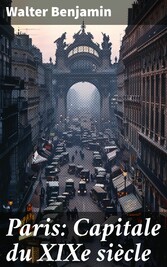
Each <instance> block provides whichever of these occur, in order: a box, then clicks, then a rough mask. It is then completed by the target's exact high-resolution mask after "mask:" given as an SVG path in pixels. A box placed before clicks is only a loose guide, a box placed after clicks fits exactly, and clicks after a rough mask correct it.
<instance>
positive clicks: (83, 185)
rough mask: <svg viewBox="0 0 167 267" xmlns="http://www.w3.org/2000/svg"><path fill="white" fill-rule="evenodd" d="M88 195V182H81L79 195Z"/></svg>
mask: <svg viewBox="0 0 167 267" xmlns="http://www.w3.org/2000/svg"><path fill="white" fill-rule="evenodd" d="M86 194H87V189H86V182H85V181H83V180H81V181H80V182H79V187H78V195H82V196H83V195H86Z"/></svg>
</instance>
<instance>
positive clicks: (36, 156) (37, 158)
mask: <svg viewBox="0 0 167 267" xmlns="http://www.w3.org/2000/svg"><path fill="white" fill-rule="evenodd" d="M45 161H47V159H46V158H44V157H42V156H41V155H39V154H38V152H37V151H35V153H34V156H33V159H32V164H38V163H42V162H45Z"/></svg>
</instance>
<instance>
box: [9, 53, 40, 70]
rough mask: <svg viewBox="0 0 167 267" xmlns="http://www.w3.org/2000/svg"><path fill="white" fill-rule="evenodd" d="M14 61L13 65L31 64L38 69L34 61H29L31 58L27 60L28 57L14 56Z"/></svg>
mask: <svg viewBox="0 0 167 267" xmlns="http://www.w3.org/2000/svg"><path fill="white" fill-rule="evenodd" d="M12 61H13V64H14V63H15V62H17V63H21V64H23V65H24V64H29V65H31V66H33V67H36V62H34V61H33V60H31V59H29V58H26V57H22V56H13V57H12Z"/></svg>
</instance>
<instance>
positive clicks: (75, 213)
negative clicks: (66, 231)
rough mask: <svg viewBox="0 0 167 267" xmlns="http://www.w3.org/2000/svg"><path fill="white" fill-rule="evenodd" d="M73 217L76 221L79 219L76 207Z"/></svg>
mask: <svg viewBox="0 0 167 267" xmlns="http://www.w3.org/2000/svg"><path fill="white" fill-rule="evenodd" d="M74 217H75V219H78V218H79V215H78V210H77V208H76V207H75V208H74Z"/></svg>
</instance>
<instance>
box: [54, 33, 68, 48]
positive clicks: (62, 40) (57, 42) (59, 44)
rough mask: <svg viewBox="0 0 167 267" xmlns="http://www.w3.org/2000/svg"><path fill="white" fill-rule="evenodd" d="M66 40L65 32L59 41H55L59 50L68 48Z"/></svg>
mask: <svg viewBox="0 0 167 267" xmlns="http://www.w3.org/2000/svg"><path fill="white" fill-rule="evenodd" d="M65 39H66V32H64V33H63V34H62V35H61V36H60V37H59V38H58V39H56V40H55V41H54V43H56V44H57V48H58V49H59V48H65V47H66V46H67V44H66V42H64V40H65Z"/></svg>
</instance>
